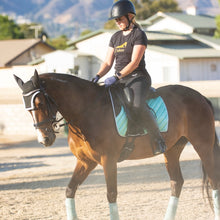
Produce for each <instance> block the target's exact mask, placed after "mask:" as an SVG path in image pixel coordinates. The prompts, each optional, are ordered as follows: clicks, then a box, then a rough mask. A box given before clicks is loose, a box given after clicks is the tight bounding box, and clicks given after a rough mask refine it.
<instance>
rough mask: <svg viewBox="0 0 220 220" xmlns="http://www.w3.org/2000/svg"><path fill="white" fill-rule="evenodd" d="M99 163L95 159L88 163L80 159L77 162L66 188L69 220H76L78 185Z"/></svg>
mask: <svg viewBox="0 0 220 220" xmlns="http://www.w3.org/2000/svg"><path fill="white" fill-rule="evenodd" d="M96 165H97V163H95V162H93V161H87V163H83V162H81V161H80V160H77V164H76V167H75V170H74V172H73V176H72V178H71V180H70V182H69V184H68V187H67V188H66V212H67V220H76V219H78V218H77V214H76V209H75V199H74V197H75V193H76V190H77V187H78V186H79V185H80V184H82V182H83V181H84V180H85V179H86V177H87V176H88V175H89V173H90V172H91V171H92V170H93V169H94V168H95V167H96Z"/></svg>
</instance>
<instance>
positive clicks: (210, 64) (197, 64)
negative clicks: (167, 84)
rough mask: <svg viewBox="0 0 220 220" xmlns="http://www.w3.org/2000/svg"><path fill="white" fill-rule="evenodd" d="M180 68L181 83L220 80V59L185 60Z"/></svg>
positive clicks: (181, 62)
mask: <svg viewBox="0 0 220 220" xmlns="http://www.w3.org/2000/svg"><path fill="white" fill-rule="evenodd" d="M180 67H181V68H180V81H199V80H220V62H219V59H215V58H209V59H208V58H206V59H190V60H189V59H185V60H181V61H180Z"/></svg>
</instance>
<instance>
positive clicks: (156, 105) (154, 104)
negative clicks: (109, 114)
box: [108, 87, 168, 137]
mask: <svg viewBox="0 0 220 220" xmlns="http://www.w3.org/2000/svg"><path fill="white" fill-rule="evenodd" d="M108 91H109V95H110V98H111V102H112V107H113V113H114V118H115V123H116V128H117V131H118V134H119V135H120V136H122V137H128V136H140V135H145V134H147V130H146V129H144V128H141V127H140V125H138V124H134V122H136V120H135V119H132V118H131V117H132V115H133V114H131V111H132V108H131V107H130V106H131V103H128V100H131V101H132V96H131V97H130V98H129V99H127V95H129V94H130V93H129V90H127V92H128V93H127V95H125V94H124V91H123V89H122V88H115V87H112V88H109V90H108ZM125 91H126V90H125ZM131 95H132V94H131ZM125 99H126V100H125ZM146 103H147V105H148V106H149V108H150V109H151V111H152V113H153V115H154V116H155V120H156V121H157V124H158V128H159V129H160V131H161V132H166V131H167V130H168V112H167V108H166V105H165V103H164V101H163V99H162V97H161V96H159V95H158V93H157V92H156V90H155V89H154V88H152V89H151V92H150V94H149V96H148V99H147V100H146ZM128 126H129V128H130V126H132V129H128Z"/></svg>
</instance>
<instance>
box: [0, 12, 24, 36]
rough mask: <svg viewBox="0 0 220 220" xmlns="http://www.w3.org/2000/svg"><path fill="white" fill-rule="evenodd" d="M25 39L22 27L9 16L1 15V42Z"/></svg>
mask: <svg viewBox="0 0 220 220" xmlns="http://www.w3.org/2000/svg"><path fill="white" fill-rule="evenodd" d="M21 38H24V34H23V33H22V31H21V29H20V27H19V26H18V25H17V24H16V23H15V22H14V21H13V20H11V19H9V18H8V16H3V15H0V40H8V39H21Z"/></svg>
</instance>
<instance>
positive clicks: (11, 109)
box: [0, 103, 35, 135]
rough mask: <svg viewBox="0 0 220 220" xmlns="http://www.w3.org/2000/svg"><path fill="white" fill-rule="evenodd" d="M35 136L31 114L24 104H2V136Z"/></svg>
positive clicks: (0, 130) (0, 116) (0, 107)
mask: <svg viewBox="0 0 220 220" xmlns="http://www.w3.org/2000/svg"><path fill="white" fill-rule="evenodd" d="M13 134H16V135H35V129H34V126H33V121H32V118H31V115H30V113H28V112H27V111H26V110H25V109H24V105H23V104H1V103H0V135H13Z"/></svg>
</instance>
